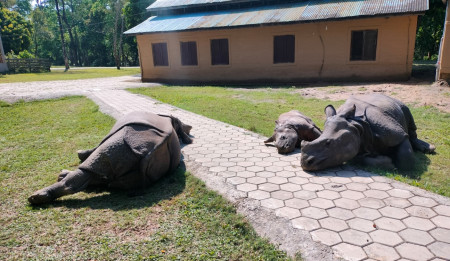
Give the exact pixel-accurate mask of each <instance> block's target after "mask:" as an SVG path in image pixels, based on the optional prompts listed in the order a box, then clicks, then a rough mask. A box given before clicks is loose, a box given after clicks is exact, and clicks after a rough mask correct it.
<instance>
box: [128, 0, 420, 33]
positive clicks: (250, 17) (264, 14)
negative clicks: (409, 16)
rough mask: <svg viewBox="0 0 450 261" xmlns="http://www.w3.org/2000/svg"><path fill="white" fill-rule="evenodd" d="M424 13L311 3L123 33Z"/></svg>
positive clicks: (370, 3)
mask: <svg viewBox="0 0 450 261" xmlns="http://www.w3.org/2000/svg"><path fill="white" fill-rule="evenodd" d="M193 1H195V0H193ZM198 1H204V0H198ZM211 1H213V0H211ZM426 10H428V0H356V1H355V0H316V1H314V0H310V1H302V2H298V3H292V4H286V5H277V6H270V7H267V6H266V7H258V8H253V9H245V10H229V11H218V12H205V13H191V14H183V15H172V16H154V17H150V18H149V19H147V20H146V21H144V22H143V23H141V24H139V25H137V26H135V27H134V28H132V29H130V30H128V31H126V32H125V34H142V33H158V32H174V31H186V30H200V29H219V28H232V27H239V26H253V25H259V24H274V23H295V22H308V21H318V20H327V19H345V18H357V17H366V16H376V15H388V14H404V13H419V12H424V11H426Z"/></svg>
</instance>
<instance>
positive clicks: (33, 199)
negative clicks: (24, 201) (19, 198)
mask: <svg viewBox="0 0 450 261" xmlns="http://www.w3.org/2000/svg"><path fill="white" fill-rule="evenodd" d="M52 200H53V197H52V196H51V195H50V193H49V192H48V190H47V189H46V188H44V189H41V190H38V191H36V192H34V193H33V195H31V196H30V197H29V198H28V202H30V203H31V204H33V205H38V204H45V203H49V202H51V201H52Z"/></svg>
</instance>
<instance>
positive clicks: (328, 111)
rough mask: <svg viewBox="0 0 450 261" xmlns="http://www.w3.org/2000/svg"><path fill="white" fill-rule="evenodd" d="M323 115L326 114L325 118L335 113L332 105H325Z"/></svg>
mask: <svg viewBox="0 0 450 261" xmlns="http://www.w3.org/2000/svg"><path fill="white" fill-rule="evenodd" d="M325 115H327V118H329V117H331V116H334V115H336V110H335V109H334V107H333V105H331V104H330V105H328V106H327V107H325Z"/></svg>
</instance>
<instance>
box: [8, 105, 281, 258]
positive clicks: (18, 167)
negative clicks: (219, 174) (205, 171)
mask: <svg viewBox="0 0 450 261" xmlns="http://www.w3.org/2000/svg"><path fill="white" fill-rule="evenodd" d="M0 122H1V124H0V143H1V144H2V146H1V147H0V188H1V189H0V202H1V204H0V211H1V213H2V214H1V215H0V224H1V225H2V229H1V230H0V260H212V259H214V260H288V258H287V257H286V255H285V253H283V252H281V251H279V250H277V248H276V247H275V246H273V245H271V244H269V243H268V241H267V240H265V239H262V238H260V237H258V236H257V235H256V233H255V231H254V230H253V229H252V228H251V226H250V225H249V224H248V223H247V222H246V220H245V219H244V218H243V217H242V216H240V215H238V214H236V210H235V208H234V207H233V206H232V205H231V204H229V203H228V202H227V201H226V200H224V199H223V198H222V197H220V196H219V195H217V194H216V193H214V192H211V191H209V190H207V189H206V187H205V185H204V183H203V182H201V181H199V180H198V179H197V178H195V177H194V176H192V175H190V174H189V173H185V171H184V170H183V169H182V168H179V169H178V170H177V171H176V172H175V173H173V174H172V175H169V176H167V177H165V178H163V179H162V180H161V181H159V182H158V183H156V184H154V185H153V186H152V187H150V188H148V189H147V190H145V191H143V194H140V195H139V196H135V197H129V196H128V195H129V192H126V191H105V190H100V189H91V190H87V191H85V192H81V193H77V194H74V195H70V196H66V197H63V198H60V199H58V200H56V201H55V202H54V203H52V204H48V205H44V206H40V207H32V206H30V205H29V204H28V202H27V197H28V196H29V195H31V193H32V192H33V191H35V190H37V189H40V188H42V187H44V186H48V185H50V184H52V183H53V182H55V181H56V178H57V174H58V173H59V171H60V170H61V169H63V168H67V169H74V168H76V167H77V165H78V163H79V161H78V159H77V156H76V153H75V151H76V150H77V149H88V148H92V147H94V146H96V145H97V144H98V142H100V141H101V140H102V138H103V137H104V135H106V134H107V133H108V132H109V130H110V128H111V127H112V125H113V124H114V120H113V119H112V118H111V117H108V116H106V115H104V114H102V113H100V112H99V111H98V106H96V105H95V104H94V103H93V102H91V101H90V100H88V99H86V98H82V97H71V98H64V99H59V100H51V101H38V102H30V103H24V102H19V103H14V104H11V105H8V106H6V107H0Z"/></svg>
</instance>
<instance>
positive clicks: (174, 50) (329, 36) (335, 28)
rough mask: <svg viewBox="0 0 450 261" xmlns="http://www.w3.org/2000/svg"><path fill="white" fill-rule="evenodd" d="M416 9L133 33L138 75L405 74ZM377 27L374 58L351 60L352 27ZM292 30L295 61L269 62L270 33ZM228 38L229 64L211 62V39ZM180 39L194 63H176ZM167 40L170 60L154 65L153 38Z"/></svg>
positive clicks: (279, 77) (278, 77)
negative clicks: (192, 51)
mask: <svg viewBox="0 0 450 261" xmlns="http://www.w3.org/2000/svg"><path fill="white" fill-rule="evenodd" d="M416 25H417V15H412V16H393V17H383V18H371V19H357V20H346V21H334V22H319V23H307V24H293V25H280V26H263V27H250V28H238V29H232V30H231V29H229V30H204V31H195V32H179V33H161V34H146V35H138V36H137V41H138V44H139V52H140V60H141V61H140V62H141V67H142V68H141V69H142V78H143V79H144V80H147V81H151V80H192V81H201V82H210V81H211V82H221V81H224V82H228V81H237V82H245V81H250V82H255V81H262V82H264V81H305V80H316V79H343V80H357V79H361V78H363V79H370V80H383V79H407V78H409V76H410V74H411V69H412V59H413V51H414V39H415V31H416ZM365 29H378V47H377V58H376V61H352V62H350V59H349V57H350V33H351V31H352V30H365ZM284 34H294V35H295V40H296V45H295V53H296V54H295V63H294V64H273V37H274V36H275V35H284ZM217 38H228V40H229V52H230V65H227V66H212V65H211V55H210V40H211V39H217ZM180 41H196V42H197V52H198V66H181V61H180V44H179V42H180ZM158 42H167V44H168V53H169V54H168V55H169V66H168V67H154V66H153V57H152V49H151V44H152V43H158Z"/></svg>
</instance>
